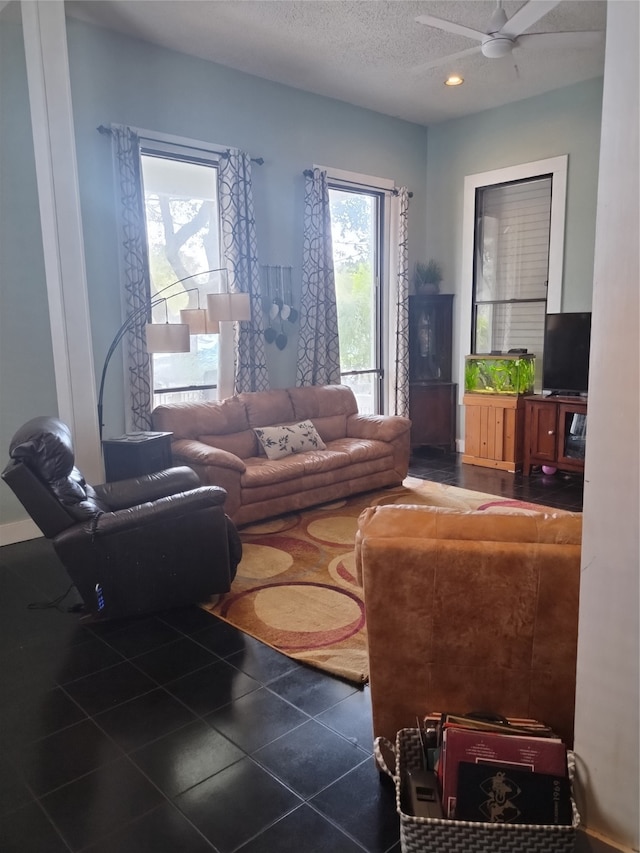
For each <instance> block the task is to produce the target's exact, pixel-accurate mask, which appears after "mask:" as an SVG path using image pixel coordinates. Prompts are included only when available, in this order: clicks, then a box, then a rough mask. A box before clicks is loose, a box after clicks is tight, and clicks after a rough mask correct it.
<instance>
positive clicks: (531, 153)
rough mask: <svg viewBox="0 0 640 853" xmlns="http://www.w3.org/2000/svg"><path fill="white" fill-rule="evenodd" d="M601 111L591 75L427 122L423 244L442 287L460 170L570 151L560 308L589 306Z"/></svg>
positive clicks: (455, 243)
mask: <svg viewBox="0 0 640 853" xmlns="http://www.w3.org/2000/svg"><path fill="white" fill-rule="evenodd" d="M601 112H602V78H596V79H594V80H588V81H586V82H583V83H578V84H575V85H573V86H567V87H565V88H562V89H557V90H556V91H554V92H549V93H548V94H545V95H539V96H537V97H535V98H528V99H527V100H524V101H519V102H517V103H515V104H510V105H509V106H505V107H499V108H497V109H493V110H486V111H484V112H482V113H477V114H476V115H473V116H469V117H466V118H462V119H457V120H455V121H449V122H444V123H442V124H440V125H434V126H432V127H430V128H429V133H428V146H427V230H426V245H427V255H428V256H429V257H431V256H433V257H435V258H438V259H439V260H440V261H441V262H442V264H443V266H444V268H445V273H446V274H447V276H448V280H447V281H445V282H444V283H443V285H444V287H443V289H446V290H449V291H455V290H456V289H457V288H458V287H459V286H460V277H461V266H462V250H461V246H462V211H463V196H464V179H465V176H466V175H473V174H476V173H481V172H486V171H489V170H491V169H501V168H503V167H506V166H514V165H518V164H521V163H529V162H532V161H535V160H542V159H545V158H547V157H556V156H559V155H562V154H568V155H569V167H568V180H567V215H566V227H565V255H564V277H563V299H562V310H563V311H588V310H590V308H591V290H592V285H593V250H594V242H595V222H596V201H597V198H596V196H597V184H598V157H599V151H600V118H601ZM447 285H449V286H447Z"/></svg>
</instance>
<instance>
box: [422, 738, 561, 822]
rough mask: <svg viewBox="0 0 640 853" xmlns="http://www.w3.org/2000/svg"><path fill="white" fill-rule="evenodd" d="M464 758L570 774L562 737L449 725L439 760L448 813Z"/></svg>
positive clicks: (452, 807)
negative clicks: (487, 730)
mask: <svg viewBox="0 0 640 853" xmlns="http://www.w3.org/2000/svg"><path fill="white" fill-rule="evenodd" d="M461 761H467V762H472V763H474V764H483V763H484V764H492V765H503V766H505V767H509V768H513V769H516V770H524V771H527V772H537V773H549V774H551V775H554V776H566V775H567V749H566V747H565V745H564V743H563V742H562V741H561V740H560V739H559V738H549V737H544V738H538V737H530V736H526V735H513V734H510V735H503V734H499V733H497V732H486V731H475V730H473V729H466V728H457V727H456V726H452V727H450V728H446V729H445V730H444V732H443V734H442V750H441V753H440V759H439V762H438V778H439V780H440V783H441V787H442V808H443V811H444V814H445V816H446V817H449V818H454V817H457V814H456V794H457V788H458V770H459V765H460V762H461Z"/></svg>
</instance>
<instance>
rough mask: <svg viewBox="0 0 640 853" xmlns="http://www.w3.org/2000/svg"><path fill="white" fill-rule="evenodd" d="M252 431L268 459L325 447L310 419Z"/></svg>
mask: <svg viewBox="0 0 640 853" xmlns="http://www.w3.org/2000/svg"><path fill="white" fill-rule="evenodd" d="M254 432H255V434H256V436H257V438H258V441H259V442H260V444H261V445H262V447H263V449H264V452H265V453H266V455H267V458H269V459H282V457H283V456H289V455H291V454H293V453H302V452H303V451H305V450H324V449H325V448H326V445H325V443H324V441H323V440H322V439H321V438H320V436H319V435H318V433H317V431H316V428H315V427H314V425H313V424H312V423H311V421H301V422H300V423H297V424H281V425H280V426H273V427H262V428H257V429H255V430H254Z"/></svg>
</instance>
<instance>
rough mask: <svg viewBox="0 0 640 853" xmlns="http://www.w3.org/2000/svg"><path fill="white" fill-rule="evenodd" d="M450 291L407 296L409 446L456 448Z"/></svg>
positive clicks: (451, 300)
mask: <svg viewBox="0 0 640 853" xmlns="http://www.w3.org/2000/svg"><path fill="white" fill-rule="evenodd" d="M452 328H453V294H452V293H438V294H429V295H423V294H416V295H413V296H410V297H409V417H410V418H411V446H412V447H419V446H421V445H432V446H436V447H444V448H446V449H447V450H452V451H453V450H455V442H456V388H457V385H456V384H455V383H453V382H452V381H451V346H452Z"/></svg>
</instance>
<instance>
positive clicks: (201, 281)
mask: <svg viewBox="0 0 640 853" xmlns="http://www.w3.org/2000/svg"><path fill="white" fill-rule="evenodd" d="M141 163H142V179H143V185H144V200H145V214H146V226H147V240H148V249H149V268H150V276H151V293H152V295H153V294H154V293H157V292H158V291H159V290H161V289H162V288H163V287H166V286H167V285H168V284H171V282H173V281H177V280H178V279H182V278H186V277H187V276H192V275H194V273H198V272H204V271H205V270H210V269H219V268H220V266H221V258H220V229H219V214H218V170H217V158H216V157H215V155H213V154H211V155H208V154H207V152H205V151H202V152H198V154H197V156H196V154H195V153H194V150H193V149H186V148H185V149H182V148H181V147H180V146H175V145H169V144H166V145H164V144H161V145H158V144H151V143H148V144H145V140H144V139H142V140H141ZM182 288H183V292H182V293H180V290H179V289H176V290H173V289H172V290H171V291H169V293H170V294H171V298H169V299H167V300H166V301H164V300H163V301H162V302H160V304H158V305H156V306H155V307H154V309H153V320H154V322H156V323H163V322H165V321H167V320H168V321H169V322H175V323H179V322H180V317H179V315H180V311H181V310H182V309H185V308H197V307H201V308H206V296H204V294H205V293H207V292H211V291H214V290H219V289H220V288H221V278H220V274H218V275H217V276H216V274H215V273H212V274H209V275H202V276H197V277H196V278H193V279H191V280H190V281H187V282H184V283H183V284H182ZM174 293H176V294H177V295H175V296H173V294H174ZM220 337H221V336H219V335H194V336H192V339H191V351H190V352H186V353H155V354H154V355H153V356H152V376H153V394H154V405H158V404H160V403H167V402H172V403H173V402H183V401H189V400H209V399H216V398H217V386H218V365H219V363H220V358H221V353H220Z"/></svg>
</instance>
